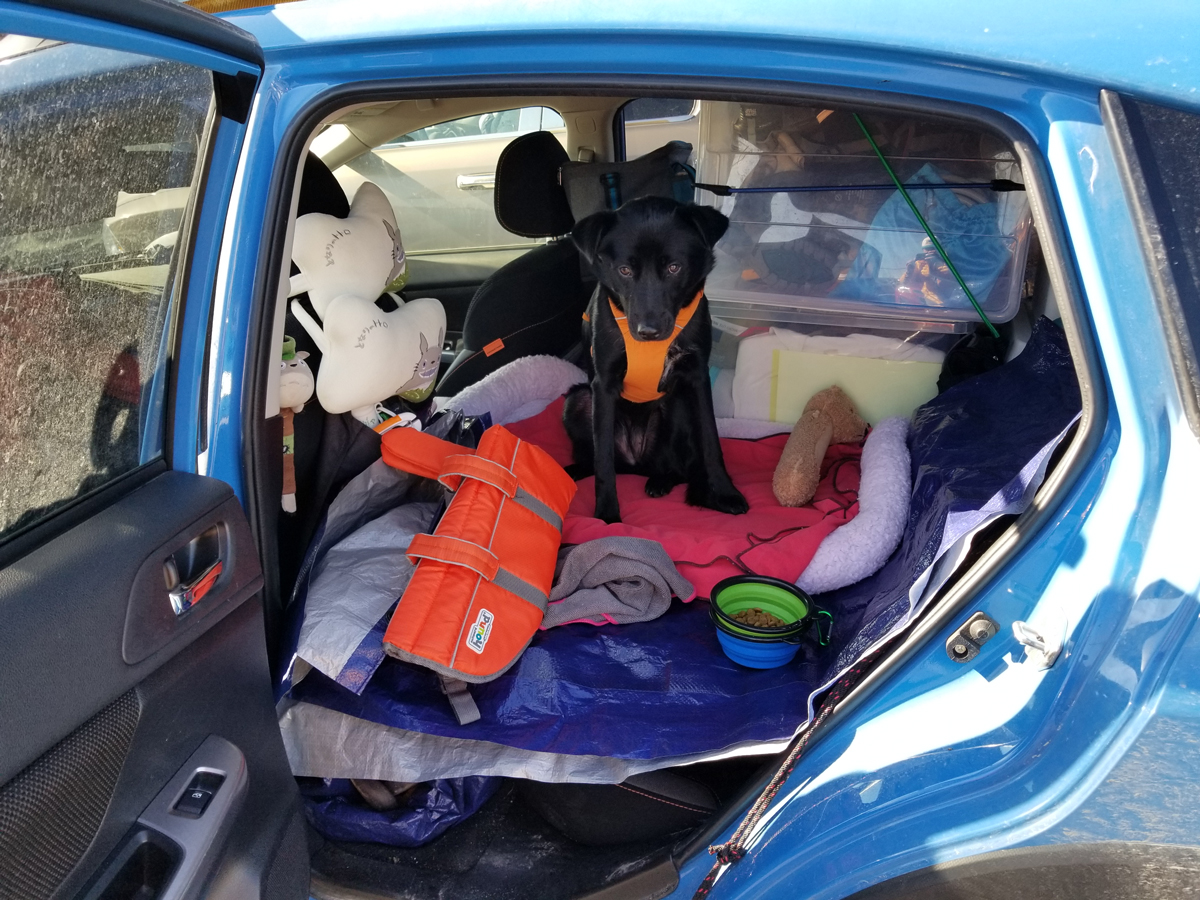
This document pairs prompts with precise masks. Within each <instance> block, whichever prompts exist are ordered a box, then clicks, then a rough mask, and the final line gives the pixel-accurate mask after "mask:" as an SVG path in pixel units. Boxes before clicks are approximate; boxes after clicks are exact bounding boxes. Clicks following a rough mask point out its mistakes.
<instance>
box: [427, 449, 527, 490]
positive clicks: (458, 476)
mask: <svg viewBox="0 0 1200 900" xmlns="http://www.w3.org/2000/svg"><path fill="white" fill-rule="evenodd" d="M464 478H473V479H475V480H476V481H482V482H484V483H485V484H490V485H491V486H492V487H494V488H496V489H497V490H498V491H500V492H501V493H502V494H504V496H506V497H515V496H516V494H517V476H516V475H514V474H513V473H512V470H511V469H506V468H504V466H502V465H500V463H498V462H493V461H492V460H490V459H484V458H483V457H482V456H476V455H475V454H473V453H456V454H454V455H453V456H447V457H446V459H445V462H444V463H443V467H442V474H441V475H439V476H438V481H440V482H441V483H442V484H444V485H445V486H446V487H448V488H450V490H452V491H456V490H458V487H459V485H461V484H462V480H463V479H464Z"/></svg>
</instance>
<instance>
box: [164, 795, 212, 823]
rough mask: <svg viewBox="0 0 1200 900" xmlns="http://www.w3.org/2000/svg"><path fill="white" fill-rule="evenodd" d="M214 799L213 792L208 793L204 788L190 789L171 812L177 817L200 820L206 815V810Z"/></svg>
mask: <svg viewBox="0 0 1200 900" xmlns="http://www.w3.org/2000/svg"><path fill="white" fill-rule="evenodd" d="M212 798H213V792H212V791H206V790H204V789H203V788H188V789H187V790H186V791H184V792H183V796H182V797H180V798H179V800H178V801H177V802H176V803H175V806H174V808H173V809H172V810H171V811H172V812H173V813H175V814H176V815H180V816H187V817H188V818H189V819H198V818H200V817H201V816H202V815H204V810H206V809H208V804H209V802H210V801H211V800H212Z"/></svg>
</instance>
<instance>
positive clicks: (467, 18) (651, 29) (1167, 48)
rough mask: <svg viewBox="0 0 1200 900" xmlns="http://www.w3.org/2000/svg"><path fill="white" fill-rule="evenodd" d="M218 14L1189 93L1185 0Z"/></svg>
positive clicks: (253, 27)
mask: <svg viewBox="0 0 1200 900" xmlns="http://www.w3.org/2000/svg"><path fill="white" fill-rule="evenodd" d="M224 17H225V18H227V19H228V21H230V22H232V23H234V24H236V25H238V26H240V27H242V28H244V29H246V30H248V31H250V32H251V33H253V34H254V35H255V36H256V37H257V38H258V40H259V42H260V43H261V44H262V46H263V50H264V53H265V54H266V55H267V56H268V59H269V58H270V57H272V56H278V57H281V56H282V55H284V54H286V53H287V52H289V51H294V50H304V49H310V50H311V49H313V48H314V47H315V46H317V45H321V46H324V47H329V48H332V47H336V46H338V45H353V44H357V43H359V42H365V41H387V42H394V41H403V40H406V39H427V38H433V39H437V38H445V37H457V36H464V35H468V34H490V35H493V36H494V35H497V34H514V35H515V34H531V33H532V34H541V35H546V36H550V35H552V34H554V33H563V32H576V33H578V32H581V31H582V32H593V33H597V35H598V36H599V34H601V33H608V34H611V35H614V36H617V35H624V36H626V37H628V36H629V35H631V34H632V33H638V32H646V33H673V34H675V35H679V34H680V33H690V34H692V35H701V36H705V37H708V38H717V39H721V38H738V37H753V38H769V39H774V40H787V41H790V40H797V41H803V42H804V44H805V45H806V46H805V47H804V48H803V49H808V50H819V49H821V48H822V45H824V46H825V49H833V48H830V47H828V45H840V46H841V47H843V48H844V49H852V50H853V51H854V52H855V53H856V55H862V54H863V53H866V54H867V55H871V54H872V53H874V52H878V53H880V54H883V55H886V56H887V57H889V58H891V59H892V61H893V63H894V62H895V55H896V54H897V53H899V54H903V55H904V56H907V57H909V58H913V59H914V61H916V62H923V61H931V62H932V61H937V62H942V63H945V62H950V63H952V64H957V65H962V66H967V67H982V68H985V69H987V70H990V71H993V72H994V71H1001V72H1003V71H1012V72H1013V73H1014V74H1016V73H1018V72H1019V73H1021V74H1023V75H1026V76H1028V75H1031V74H1032V75H1040V76H1041V77H1043V78H1045V77H1051V78H1056V79H1057V78H1066V79H1070V80H1075V81H1081V82H1085V83H1091V84H1095V85H1096V86H1098V87H1101V86H1103V87H1111V88H1116V89H1123V90H1126V91H1128V92H1132V93H1135V94H1140V95H1142V96H1146V97H1158V98H1161V99H1163V100H1165V101H1167V102H1171V103H1173V104H1175V105H1185V106H1200V90H1198V88H1200V3H1197V2H1195V0H1153V2H1150V3H1141V4H1132V3H1130V2H1129V0H972V2H961V0H942V2H941V3H936V2H930V0H809V2H804V3H798V2H796V0H754V2H743V0H724V2H715V0H657V2H654V3H647V2H646V0H605V2H604V3H596V2H595V0H529V2H521V3H514V2H512V0H439V2H438V3H421V4H413V3H396V2H395V0H355V2H349V3H348V2H345V0H303V2H299V3H288V4H283V5H280V6H277V7H272V8H265V9H256V10H246V11H242V12H237V13H231V14H228V15H226V16H224ZM846 45H850V46H849V47H847V46H846ZM393 46H394V45H393ZM396 49H399V48H396Z"/></svg>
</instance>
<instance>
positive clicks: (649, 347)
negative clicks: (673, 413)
mask: <svg viewBox="0 0 1200 900" xmlns="http://www.w3.org/2000/svg"><path fill="white" fill-rule="evenodd" d="M703 294H704V291H703V290H700V291H697V292H696V296H695V297H693V298H692V302H691V303H689V304H688V305H687V306H685V307H683V309H681V310H679V315H677V316H676V317H675V329H674V330H673V331H672V332H671V335H670V337H666V338H663V339H662V340H661V341H639V340H635V339H634V337H633V335H632V334H630V333H629V318H628V317H627V316H626V315H625V314H624V313H623V312H621V310H620V309H619V308H618V307H617V304H615V303H614V302H613V301H612V298H611V297H610V298H609V299H608V306H609V308H610V309H611V310H612V314H613V318H614V319H616V320H617V328H619V329H620V330H621V338H622V339H623V340H624V341H625V382H624V384H623V385H622V386H621V396H622V397H624V398H625V399H626V400H629V401H630V402H632V403H649V402H650V401H651V400H657V399H658V398H659V397H662V396H663V393H662V391H660V390H659V389H658V386H659V385H660V384H662V377H663V369H664V368H665V367H666V365H667V351H668V350H670V349H671V344H673V343H675V338H677V337H679V333H680V332H681V331H683V329H684V328H685V327H687V323H688V322H690V321H692V316H694V315H695V314H696V310H698V309H699V308H700V297H701V296H703ZM583 317H584V319H587V317H588V315H587V313H584V314H583Z"/></svg>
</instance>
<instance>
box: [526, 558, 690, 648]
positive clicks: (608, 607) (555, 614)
mask: <svg viewBox="0 0 1200 900" xmlns="http://www.w3.org/2000/svg"><path fill="white" fill-rule="evenodd" d="M560 564H561V569H560V571H559V573H558V575H557V577H556V579H555V583H554V587H553V588H552V589H551V591H550V606H549V608H548V609H547V610H546V617H545V619H543V620H542V627H543V628H553V627H554V626H555V625H563V624H566V623H567V622H579V621H584V622H591V623H592V624H593V625H605V624H608V623H611V624H614V625H625V624H628V623H630V622H649V621H650V620H651V619H657V618H658V617H659V616H661V615H662V614H663V613H665V612H666V611H667V608H668V607H669V606H670V605H671V595H672V594H675V595H677V596H681V597H688V596H690V595H691V594H692V585H691V583H690V582H688V580H687V579H686V578H684V577H683V576H682V575H680V574H679V571H678V570H677V569H676V568H675V564H674V563H673V562H671V559H670V557H668V556H667V554H666V551H665V550H663V548H662V544H660V543H658V542H657V541H647V540H644V539H642V538H633V537H611V538H600V539H599V540H595V541H588V542H587V543H586V544H578V545H577V546H575V547H571V548H569V549H568V550H566V552H565V556H564V557H563V558H562V559H561V560H560Z"/></svg>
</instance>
